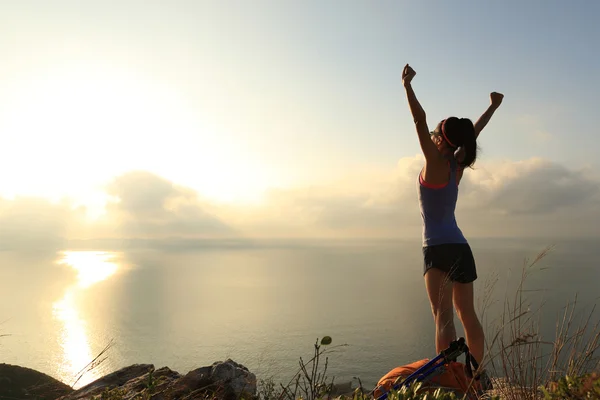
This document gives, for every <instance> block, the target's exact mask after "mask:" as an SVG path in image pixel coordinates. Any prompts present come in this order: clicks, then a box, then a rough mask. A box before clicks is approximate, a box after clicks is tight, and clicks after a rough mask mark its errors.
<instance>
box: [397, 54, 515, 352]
mask: <svg viewBox="0 0 600 400" xmlns="http://www.w3.org/2000/svg"><path fill="white" fill-rule="evenodd" d="M415 75H416V73H415V71H414V70H413V69H412V68H411V67H410V66H409V65H408V64H407V65H406V66H405V67H404V71H403V72H402V83H403V85H404V88H405V89H406V95H407V98H408V104H409V106H410V111H411V113H412V116H413V119H414V123H415V126H416V129H417V134H418V137H419V143H420V145H421V149H422V151H423V154H424V156H425V166H424V167H423V169H422V170H421V172H420V174H419V180H418V194H419V205H420V208H421V216H422V219H423V256H424V260H425V261H424V276H425V286H426V288H427V294H428V296H429V301H430V302H431V309H432V312H433V317H434V319H435V330H436V335H435V344H436V350H437V351H438V352H440V351H441V350H443V349H445V348H447V347H448V345H449V344H450V342H452V341H453V340H455V339H456V330H455V328H454V315H453V307H454V308H456V313H457V314H458V317H459V319H460V321H461V323H462V324H463V327H464V330H465V337H466V341H467V345H468V346H469V351H470V352H471V354H472V355H473V357H474V358H475V360H476V361H477V362H478V363H480V362H481V361H482V359H483V355H484V334H483V328H482V327H481V323H480V322H479V319H478V317H477V314H476V313H475V307H474V304H473V282H474V281H475V280H476V279H477V271H476V268H475V260H474V258H473V253H472V252H471V248H470V246H469V243H468V241H467V239H466V238H465V237H464V235H463V234H462V232H461V230H460V228H459V227H458V224H457V223H456V218H455V215H454V211H455V208H456V201H457V199H458V185H459V183H460V180H461V178H462V175H463V171H464V168H466V167H471V166H472V165H473V164H474V163H475V159H476V158H477V137H478V136H479V133H481V130H482V129H483V128H484V127H485V126H486V125H487V123H488V122H489V120H490V118H491V117H492V115H493V114H494V112H495V111H496V109H497V108H498V107H499V106H500V104H501V103H502V99H503V97H504V96H503V95H502V94H500V93H496V92H494V93H492V94H491V95H490V99H491V105H490V106H489V108H488V109H487V110H486V111H485V113H483V115H482V116H481V117H480V118H479V120H478V121H477V122H476V123H475V125H473V123H472V122H471V120H469V119H467V118H457V117H450V118H447V119H445V120H443V121H441V122H440V123H439V124H438V125H437V127H436V128H435V130H434V131H433V132H430V131H429V128H428V127H427V121H426V118H425V111H423V108H422V107H421V105H420V104H419V101H418V100H417V98H416V96H415V93H414V91H413V89H412V86H411V81H412V79H413V78H414V76H415Z"/></svg>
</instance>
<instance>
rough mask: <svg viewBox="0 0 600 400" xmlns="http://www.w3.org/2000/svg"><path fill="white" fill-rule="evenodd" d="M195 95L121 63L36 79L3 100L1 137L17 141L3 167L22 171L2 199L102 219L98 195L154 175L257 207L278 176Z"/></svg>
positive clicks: (61, 68)
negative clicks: (124, 180) (135, 177)
mask: <svg viewBox="0 0 600 400" xmlns="http://www.w3.org/2000/svg"><path fill="white" fill-rule="evenodd" d="M185 92H186V91H185V88H183V87H178V86H176V83H173V82H166V81H165V82H162V81H160V80H159V79H156V78H153V77H152V76H150V75H148V76H145V75H144V74H143V73H140V72H139V71H131V70H128V69H127V68H126V67H122V68H119V67H118V66H117V64H114V65H107V64H101V63H93V62H71V63H70V64H69V63H65V64H62V65H57V66H55V67H53V68H51V67H47V68H44V70H43V71H39V74H38V75H37V76H28V77H27V79H23V80H22V82H18V83H16V84H15V85H14V86H13V87H11V92H10V93H3V94H0V95H1V96H3V97H4V98H5V99H8V100H9V101H6V107H4V106H3V110H1V111H0V113H1V114H2V115H0V131H2V132H4V134H5V136H7V137H10V138H11V139H10V142H9V143H8V144H7V148H6V149H5V150H6V156H5V157H3V159H1V160H0V168H3V169H10V170H11V171H12V172H11V174H4V176H2V177H0V190H1V193H2V194H3V195H6V194H9V195H14V194H18V195H34V196H42V197H46V198H51V199H58V198H61V197H63V196H65V197H69V198H71V199H73V200H75V202H78V203H83V204H85V205H86V206H88V207H89V208H90V210H91V213H94V214H96V215H97V214H98V213H99V211H98V210H100V208H101V207H100V206H99V205H98V204H96V203H98V200H97V198H99V197H101V196H98V195H97V194H96V195H94V193H98V191H101V190H102V186H103V185H105V184H106V183H107V182H109V181H110V180H111V179H112V178H114V177H115V176H118V175H120V174H123V173H125V172H128V171H131V170H147V171H150V172H152V173H155V174H157V175H160V176H163V177H165V178H166V179H169V180H172V181H174V182H175V183H177V184H181V185H184V186H190V187H192V188H194V189H196V190H198V191H199V192H200V193H201V194H202V195H203V196H205V197H208V198H212V199H214V200H217V201H219V200H223V201H232V200H235V199H242V200H245V199H255V198H257V196H258V194H257V193H259V192H262V191H263V190H264V188H265V187H266V186H267V181H269V177H272V175H273V172H270V171H271V170H272V169H268V168H265V167H263V166H262V165H261V163H260V161H257V160H254V159H253V158H252V157H255V156H253V155H252V154H249V153H248V152H247V151H244V149H243V148H238V147H240V146H237V145H235V140H233V142H232V137H231V136H230V137H225V136H224V134H223V133H222V132H221V133H219V132H218V129H217V128H215V127H214V126H213V125H211V123H214V121H212V122H211V121H209V118H208V117H203V115H202V112H203V110H202V109H201V108H199V106H198V105H196V104H195V103H194V100H193V99H192V98H190V97H189V96H187V95H184V93H185ZM7 96H8V97H7ZM232 117H233V116H232ZM230 134H231V135H235V132H230ZM255 158H257V159H260V158H259V157H255ZM40 166H43V171H44V173H43V174H42V173H40ZM94 197H96V200H94V204H88V203H89V202H90V200H89V199H90V198H94Z"/></svg>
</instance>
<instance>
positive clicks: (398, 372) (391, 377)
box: [373, 359, 481, 398]
mask: <svg viewBox="0 0 600 400" xmlns="http://www.w3.org/2000/svg"><path fill="white" fill-rule="evenodd" d="M429 361H430V360H429V359H424V360H419V361H415V362H413V363H411V364H406V365H402V366H400V367H396V368H394V369H392V370H391V371H390V372H388V373H387V374H385V375H384V376H383V377H382V378H381V379H380V380H379V382H377V387H376V388H375V390H374V392H373V393H374V396H375V398H379V397H380V396H382V395H383V394H384V393H387V392H389V391H390V390H392V388H393V387H394V386H396V385H398V384H401V383H402V381H403V380H404V379H406V378H407V377H409V376H410V375H412V374H413V373H414V372H415V371H417V370H418V369H419V368H422V367H423V366H425V365H426V364H427V363H428V362H429ZM442 368H443V370H442V371H441V372H442V373H441V374H437V375H434V376H432V377H431V378H429V379H425V380H424V381H422V386H421V390H423V391H428V392H433V391H434V390H437V389H438V388H442V389H444V390H448V391H452V392H454V393H456V394H457V395H461V396H462V395H464V394H466V393H469V394H472V395H475V394H476V393H478V392H480V391H481V384H480V383H479V381H478V380H474V379H472V378H469V377H468V375H467V373H466V370H465V364H463V363H460V362H456V361H451V362H449V363H447V364H446V365H444V366H443V367H440V369H442Z"/></svg>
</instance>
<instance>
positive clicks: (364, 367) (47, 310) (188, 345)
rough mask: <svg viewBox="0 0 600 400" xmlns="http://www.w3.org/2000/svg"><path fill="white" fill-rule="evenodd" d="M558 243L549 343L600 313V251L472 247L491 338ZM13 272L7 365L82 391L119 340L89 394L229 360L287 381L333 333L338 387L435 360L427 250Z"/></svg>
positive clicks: (0, 351)
mask: <svg viewBox="0 0 600 400" xmlns="http://www.w3.org/2000/svg"><path fill="white" fill-rule="evenodd" d="M550 244H555V245H556V246H555V248H554V249H553V250H552V251H551V252H550V253H549V254H548V255H547V256H546V257H545V258H544V259H543V260H542V261H541V262H540V263H539V264H538V265H537V267H536V268H534V269H533V270H532V274H531V276H530V277H529V278H528V280H527V288H528V289H541V290H539V291H532V292H528V293H530V295H531V296H532V301H533V302H534V303H533V304H538V302H539V301H540V300H543V301H545V305H544V307H543V309H542V317H543V319H542V333H543V335H544V336H545V337H546V338H547V339H551V338H552V335H553V334H554V329H555V321H556V316H557V314H558V313H560V312H561V310H562V307H564V306H565V304H566V302H567V301H569V300H572V299H573V298H574V296H575V294H578V301H579V304H580V307H579V308H578V309H581V310H583V311H586V310H589V308H590V306H591V305H593V304H594V303H595V302H597V300H598V299H597V297H598V296H599V295H598V291H597V282H598V280H599V279H598V278H600V266H599V265H598V259H599V258H600V257H599V256H600V247H599V246H598V243H596V242H577V241H571V242H565V241H544V240H539V241H495V240H472V241H471V245H472V247H473V251H474V254H475V257H476V261H477V264H478V268H479V280H478V281H477V284H476V296H477V299H478V300H477V301H478V304H482V302H483V298H484V297H485V290H484V286H485V283H486V282H489V281H490V280H493V279H494V277H496V279H497V282H496V285H495V290H494V292H493V293H492V294H491V297H490V298H491V299H492V300H493V301H492V304H491V306H490V307H489V309H488V310H487V312H486V320H485V323H486V325H487V327H488V328H487V329H488V330H489V331H492V330H493V329H494V324H495V319H496V318H497V317H498V316H499V315H500V312H501V309H502V302H501V301H499V300H502V299H503V298H504V297H505V294H506V293H509V294H510V295H511V296H513V295H514V289H515V287H516V284H517V282H518V281H519V278H520V273H521V269H522V267H523V264H524V262H525V260H526V259H527V258H528V259H533V258H535V257H536V255H537V254H538V253H539V252H540V251H542V250H543V249H544V248H545V246H546V245H550ZM0 261H1V262H0V274H1V275H0V278H1V279H0V290H1V293H2V297H1V300H2V301H1V302H0V334H8V335H10V336H6V337H1V338H0V362H5V363H11V364H19V365H23V366H27V367H31V368H35V369H38V370H40V371H43V372H45V373H48V374H50V375H52V376H54V377H57V378H59V379H61V380H62V381H64V382H66V383H69V384H71V383H73V381H74V379H75V376H76V375H77V372H78V371H79V370H81V369H82V368H83V367H84V366H85V365H86V364H87V363H88V362H89V361H90V360H91V359H92V358H93V357H94V356H95V355H97V354H98V353H99V352H100V351H101V350H102V349H103V348H104V347H105V346H106V345H107V344H108V343H109V342H110V341H111V340H114V343H113V345H112V347H111V348H110V349H109V351H108V352H107V353H106V355H107V356H108V358H107V360H106V361H105V362H104V363H103V364H101V366H100V367H99V368H98V369H97V370H96V371H92V372H91V373H89V374H87V375H85V376H84V377H83V378H82V379H81V380H80V381H79V384H78V385H77V386H81V385H82V384H84V383H86V382H89V381H91V380H93V379H95V378H97V377H98V376H99V375H101V374H103V373H107V372H110V371H113V370H115V369H118V368H121V367H124V366H127V365H130V364H133V363H153V364H154V365H155V366H156V367H161V366H169V367H171V368H172V369H174V370H177V371H179V372H181V373H185V372H187V371H188V370H190V369H193V368H197V367H201V366H204V365H209V364H211V363H213V362H214V361H218V360H224V359H226V358H232V359H234V360H235V361H237V362H240V363H242V364H244V365H245V366H247V367H248V368H249V369H250V370H251V371H253V372H254V373H256V374H257V376H258V377H259V378H268V377H273V378H274V379H275V380H277V381H281V382H284V381H286V382H287V380H289V379H290V378H291V377H292V376H293V374H294V373H295V371H296V370H297V368H298V360H299V357H303V358H304V359H305V360H306V359H309V358H310V357H311V355H312V351H313V344H314V342H315V340H316V339H317V338H320V337H322V336H324V335H330V336H331V337H332V338H333V344H332V346H333V345H336V344H338V345H339V344H346V345H347V346H343V347H339V348H336V350H335V352H333V353H331V354H330V355H329V370H328V371H329V374H330V376H331V375H335V376H336V381H337V382H340V381H347V380H351V379H352V378H353V377H359V378H360V379H361V380H362V382H363V383H364V384H365V385H366V386H373V385H374V384H375V382H376V381H377V380H378V379H379V377H381V376H382V375H383V374H385V373H386V372H387V371H388V370H390V369H391V368H393V367H395V366H398V365H401V364H404V363H408V362H412V361H415V360H419V359H422V358H430V357H433V356H435V353H434V352H435V347H434V344H433V334H434V331H433V319H432V317H431V312H430V309H429V304H428V301H427V296H426V293H425V289H424V285H423V279H422V259H421V249H420V247H419V243H418V242H385V243H370V244H360V243H359V242H355V243H344V244H342V243H337V244H336V243H329V244H327V243H325V244H320V245H296V246H287V245H278V246H268V245H262V246H256V247H251V248H244V247H241V248H229V249H227V248H214V249H211V248H205V249H203V250H186V251H184V250H177V251H174V250H170V251H166V250H128V251H107V250H102V251H90V250H77V251H66V252H61V253H58V254H55V253H52V254H37V255H31V254H28V255H24V254H19V253H14V252H3V253H0ZM494 301H495V302H494ZM457 326H459V324H458V325H457ZM459 333H461V332H460V329H459Z"/></svg>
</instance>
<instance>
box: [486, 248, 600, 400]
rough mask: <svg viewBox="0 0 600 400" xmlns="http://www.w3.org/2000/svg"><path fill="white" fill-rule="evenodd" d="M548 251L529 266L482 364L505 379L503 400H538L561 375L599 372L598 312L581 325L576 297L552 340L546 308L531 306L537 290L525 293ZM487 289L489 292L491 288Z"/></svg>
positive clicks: (592, 311)
mask: <svg viewBox="0 0 600 400" xmlns="http://www.w3.org/2000/svg"><path fill="white" fill-rule="evenodd" d="M549 250H550V248H547V249H546V250H544V251H542V252H541V253H540V254H539V255H538V256H537V257H536V258H535V259H534V260H533V262H531V263H529V264H525V265H524V267H523V269H522V271H521V277H520V278H521V279H520V282H519V285H518V287H517V290H516V292H515V295H514V298H513V300H512V302H511V300H510V299H511V298H510V296H508V295H507V296H506V298H505V303H504V310H503V312H502V315H501V318H500V324H499V325H500V326H499V327H498V328H497V331H496V333H495V335H493V337H492V340H491V341H489V340H488V341H487V345H488V350H487V355H486V359H485V360H484V363H483V364H484V365H485V367H486V368H488V369H489V370H491V371H493V375H496V376H502V377H503V378H504V380H505V382H504V384H502V385H498V386H499V387H498V388H497V392H499V393H500V394H501V396H502V398H503V399H508V400H513V399H514V400H527V399H531V400H533V399H538V398H540V395H541V393H540V387H544V386H545V385H546V384H547V383H548V382H551V381H553V380H556V379H557V378H558V377H561V376H562V377H565V376H581V375H582V374H585V373H587V372H591V371H592V370H593V369H594V368H595V367H597V364H596V361H597V358H596V353H597V351H598V349H599V348H600V330H599V329H598V328H599V326H600V325H599V324H600V320H598V321H597V322H596V323H593V317H594V312H595V307H594V308H592V310H591V311H590V313H589V314H588V315H587V316H586V317H584V318H582V319H581V321H580V322H579V323H578V324H577V322H576V313H575V308H576V306H577V296H576V297H575V300H574V301H573V302H571V303H568V304H567V306H566V307H565V311H564V314H563V316H562V318H560V319H559V320H558V322H557V325H556V326H557V328H556V333H555V338H554V339H553V340H551V341H550V340H544V339H543V338H542V335H541V333H540V326H541V320H542V308H543V305H544V304H543V303H542V304H541V305H540V306H539V307H537V308H533V307H532V303H531V300H530V298H529V296H528V294H529V293H530V292H534V291H532V290H527V289H525V283H526V280H527V278H528V277H529V276H530V275H531V274H532V273H533V272H537V271H536V265H537V264H538V263H539V262H540V260H542V259H543V258H544V257H545V256H546V255H547V254H548V252H549ZM540 270H541V269H540ZM486 290H490V288H489V287H486ZM488 296H489V293H488ZM565 379H566V378H565ZM569 379H575V378H569Z"/></svg>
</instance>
